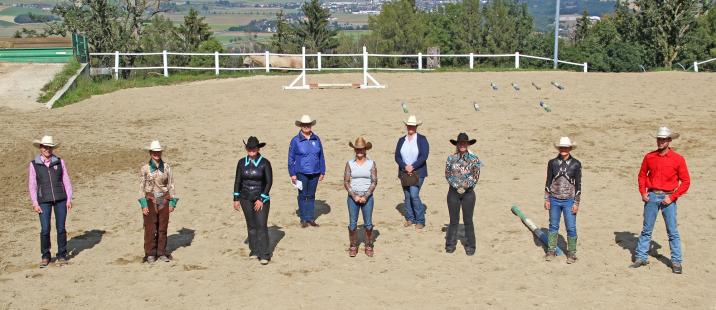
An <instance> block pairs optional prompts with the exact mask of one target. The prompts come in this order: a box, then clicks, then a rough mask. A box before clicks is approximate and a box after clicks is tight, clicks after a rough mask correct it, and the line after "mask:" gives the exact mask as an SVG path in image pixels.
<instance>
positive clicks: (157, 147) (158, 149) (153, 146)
mask: <svg viewBox="0 0 716 310" xmlns="http://www.w3.org/2000/svg"><path fill="white" fill-rule="evenodd" d="M144 149H145V150H147V151H152V152H161V151H163V150H164V148H163V147H162V145H161V144H159V141H158V140H154V141H152V143H150V144H149V146H148V147H145V148H144Z"/></svg>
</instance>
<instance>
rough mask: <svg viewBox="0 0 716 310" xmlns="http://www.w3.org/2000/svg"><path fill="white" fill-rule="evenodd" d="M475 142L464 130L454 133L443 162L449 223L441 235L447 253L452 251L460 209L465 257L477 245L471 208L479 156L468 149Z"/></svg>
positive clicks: (478, 169) (455, 241)
mask: <svg viewBox="0 0 716 310" xmlns="http://www.w3.org/2000/svg"><path fill="white" fill-rule="evenodd" d="M475 142H477V140H475V139H470V138H469V137H468V135H467V134H466V133H464V132H461V133H460V134H458V135H457V140H452V139H450V143H451V144H452V145H454V146H455V153H453V154H451V155H449V156H448V158H447V161H446V162H445V179H447V182H448V185H450V187H449V189H448V193H447V205H448V212H449V213H450V225H448V229H447V235H446V236H445V252H447V253H453V252H455V247H456V245H457V228H458V225H459V224H460V209H462V221H463V223H464V224H465V238H466V239H467V242H466V243H465V253H466V254H467V255H468V256H472V255H475V249H476V248H477V246H476V242H475V225H474V224H473V222H472V215H473V213H474V211H475V186H476V185H477V181H478V180H480V158H478V157H477V155H475V154H474V153H472V152H470V150H469V149H468V147H469V146H470V145H473V144H475Z"/></svg>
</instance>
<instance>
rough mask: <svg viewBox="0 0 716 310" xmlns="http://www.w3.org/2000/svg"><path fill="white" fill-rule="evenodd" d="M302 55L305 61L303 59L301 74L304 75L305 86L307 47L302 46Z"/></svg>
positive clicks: (304, 84) (304, 83) (304, 82)
mask: <svg viewBox="0 0 716 310" xmlns="http://www.w3.org/2000/svg"><path fill="white" fill-rule="evenodd" d="M301 57H302V58H303V61H301V74H302V75H303V86H306V47H305V46H301Z"/></svg>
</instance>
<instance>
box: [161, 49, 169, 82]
mask: <svg viewBox="0 0 716 310" xmlns="http://www.w3.org/2000/svg"><path fill="white" fill-rule="evenodd" d="M162 61H163V63H164V77H169V61H168V60H167V51H166V50H164V51H162Z"/></svg>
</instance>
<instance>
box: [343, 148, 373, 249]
mask: <svg viewBox="0 0 716 310" xmlns="http://www.w3.org/2000/svg"><path fill="white" fill-rule="evenodd" d="M348 146H350V147H351V148H353V151H354V152H355V157H354V158H353V159H351V160H349V161H348V162H346V168H345V170H344V173H343V186H344V187H345V188H346V190H347V191H348V199H347V201H348V239H349V241H350V247H349V248H348V255H349V256H350V257H355V256H356V254H357V253H358V234H357V231H356V229H357V228H358V212H359V211H361V210H362V212H363V228H364V229H365V255H367V256H369V257H372V256H373V203H374V202H373V191H375V187H376V186H377V185H378V168H376V164H375V162H374V161H373V160H372V159H370V158H368V157H367V155H366V152H367V151H369V150H370V149H371V148H373V144H372V143H370V142H366V141H365V139H364V138H363V137H358V138H357V139H356V141H355V143H353V142H348Z"/></svg>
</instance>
